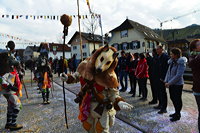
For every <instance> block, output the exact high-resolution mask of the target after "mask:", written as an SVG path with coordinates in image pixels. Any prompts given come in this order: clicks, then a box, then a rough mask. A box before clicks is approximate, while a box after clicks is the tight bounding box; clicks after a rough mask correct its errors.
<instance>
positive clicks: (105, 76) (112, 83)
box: [77, 46, 119, 88]
mask: <svg viewBox="0 0 200 133" xmlns="http://www.w3.org/2000/svg"><path fill="white" fill-rule="evenodd" d="M107 48H108V47H100V48H99V49H97V50H96V51H95V53H94V54H93V55H92V56H91V57H90V58H87V59H86V60H84V61H83V62H81V63H80V65H79V66H78V69H77V70H78V72H79V73H80V75H81V76H82V77H83V78H84V79H87V80H90V81H91V80H95V82H96V83H98V84H99V85H101V86H104V87H107V88H116V87H118V86H119V83H118V80H117V76H116V74H115V72H114V69H115V68H116V66H117V63H118V59H117V58H116V59H115V60H114V62H113V63H112V65H111V66H110V68H109V69H108V70H106V71H105V72H102V73H99V74H95V61H96V59H97V57H98V56H99V55H100V54H101V52H102V51H103V50H107ZM109 48H110V49H111V50H113V51H114V52H117V50H116V49H115V48H114V47H111V46H110V47H109ZM111 56H112V55H111Z"/></svg>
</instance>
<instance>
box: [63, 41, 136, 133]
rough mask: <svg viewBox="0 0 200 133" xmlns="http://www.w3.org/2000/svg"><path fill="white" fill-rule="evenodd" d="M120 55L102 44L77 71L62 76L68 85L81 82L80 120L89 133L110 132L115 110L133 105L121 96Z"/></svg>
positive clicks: (79, 94)
mask: <svg viewBox="0 0 200 133" xmlns="http://www.w3.org/2000/svg"><path fill="white" fill-rule="evenodd" d="M117 56H118V54H117V50H116V49H115V48H114V47H111V46H108V45H106V46H104V47H100V48H99V49H97V50H96V51H95V52H94V53H93V54H92V55H91V56H90V57H88V58H86V59H85V60H84V61H82V62H81V63H80V64H79V66H78V68H77V71H76V72H75V73H74V74H67V75H66V74H64V73H63V74H62V75H61V79H62V80H63V81H66V83H68V84H71V83H77V82H79V81H80V84H81V90H80V92H79V93H78V95H77V98H76V99H75V100H74V101H75V102H76V103H79V116H78V119H79V120H80V121H81V122H82V125H83V128H84V129H85V130H86V131H87V132H89V133H109V128H110V127H111V126H113V125H114V121H115V115H116V111H119V110H120V109H129V110H130V109H132V108H133V106H132V105H130V104H128V103H126V102H125V101H124V99H123V98H121V97H120V96H119V90H118V86H119V83H118V80H117V77H116V74H115V72H114V69H115V67H116V66H117V63H118V59H117Z"/></svg>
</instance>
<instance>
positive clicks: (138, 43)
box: [137, 41, 140, 49]
mask: <svg viewBox="0 0 200 133" xmlns="http://www.w3.org/2000/svg"><path fill="white" fill-rule="evenodd" d="M137 48H138V49H139V48H140V42H139V41H138V42H137Z"/></svg>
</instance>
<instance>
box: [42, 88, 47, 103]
mask: <svg viewBox="0 0 200 133" xmlns="http://www.w3.org/2000/svg"><path fill="white" fill-rule="evenodd" d="M42 98H43V104H46V103H47V102H46V96H45V92H44V91H42Z"/></svg>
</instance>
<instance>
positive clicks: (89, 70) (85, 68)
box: [77, 58, 94, 81]
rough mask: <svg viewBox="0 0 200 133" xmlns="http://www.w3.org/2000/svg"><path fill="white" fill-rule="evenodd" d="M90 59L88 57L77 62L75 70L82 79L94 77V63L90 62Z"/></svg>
mask: <svg viewBox="0 0 200 133" xmlns="http://www.w3.org/2000/svg"><path fill="white" fill-rule="evenodd" d="M90 60H91V59H90V58H87V59H85V60H84V61H82V62H81V63H80V64H79V66H78V69H77V71H78V72H79V73H80V75H81V76H82V77H83V78H84V79H87V80H90V81H91V80H93V79H94V65H92V64H91V63H90V62H91V61H90Z"/></svg>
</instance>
